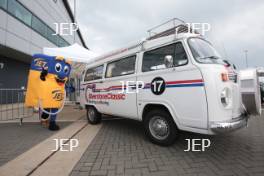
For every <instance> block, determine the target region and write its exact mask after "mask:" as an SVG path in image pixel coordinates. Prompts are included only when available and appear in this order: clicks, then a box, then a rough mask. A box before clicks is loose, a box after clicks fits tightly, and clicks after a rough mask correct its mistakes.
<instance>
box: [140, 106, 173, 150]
mask: <svg viewBox="0 0 264 176" xmlns="http://www.w3.org/2000/svg"><path fill="white" fill-rule="evenodd" d="M144 127H145V132H146V135H147V136H148V137H149V139H150V140H151V141H152V142H153V143H155V144H158V145H163V146H168V145H171V144H173V143H174V141H175V139H176V138H177V137H178V128H177V126H176V124H175V123H174V121H173V119H172V117H171V115H170V114H169V113H168V112H167V111H164V110H153V111H150V112H149V113H147V115H146V116H145V119H144Z"/></svg>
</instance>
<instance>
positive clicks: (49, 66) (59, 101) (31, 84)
mask: <svg viewBox="0 0 264 176" xmlns="http://www.w3.org/2000/svg"><path fill="white" fill-rule="evenodd" d="M70 72H71V64H70V62H68V61H66V60H65V59H64V58H63V57H59V56H57V57H56V56H47V55H43V54H35V55H33V60H32V62H31V66H30V71H29V77H28V84H27V92H26V100H25V104H26V106H27V107H39V108H40V109H41V111H42V115H41V118H42V119H41V120H42V122H44V121H45V122H48V117H49V116H50V118H49V129H50V130H52V131H53V130H59V126H58V125H57V124H56V116H57V114H58V113H59V112H60V111H61V110H62V108H63V106H64V100H65V98H66V95H65V83H66V81H67V80H68V77H69V75H70Z"/></svg>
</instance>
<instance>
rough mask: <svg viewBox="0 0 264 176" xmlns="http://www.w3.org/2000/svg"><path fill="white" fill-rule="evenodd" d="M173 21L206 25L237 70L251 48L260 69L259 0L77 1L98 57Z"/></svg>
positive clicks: (262, 15)
mask: <svg viewBox="0 0 264 176" xmlns="http://www.w3.org/2000/svg"><path fill="white" fill-rule="evenodd" d="M72 2H73V1H72V0H70V3H71V4H72ZM173 17H178V18H181V19H184V20H185V21H186V22H208V23H210V24H211V25H212V30H211V31H210V32H209V33H208V34H207V35H206V36H207V37H208V38H209V40H210V41H212V43H213V44H214V45H215V46H216V48H217V49H218V50H219V51H220V53H221V54H222V55H223V56H224V57H226V56H227V57H228V58H229V59H230V60H231V61H233V62H234V63H235V64H237V65H238V66H239V67H240V68H243V67H244V66H245V61H244V58H245V56H244V52H243V50H244V49H248V50H249V52H248V56H249V64H250V66H264V59H262V52H263V49H264V47H263V45H262V40H263V39H264V36H263V35H264V27H263V23H262V22H263V21H264V2H263V1H262V0H251V1H248V0H225V1H212V0H199V1H197V0H155V1H154V0H125V1H124V0H115V1H114V0H112V1H110V0H96V1H89V0H77V20H78V23H79V24H80V26H81V30H82V33H83V35H84V37H85V40H86V43H87V44H88V46H89V48H91V49H92V50H94V51H96V52H100V53H102V52H105V51H109V50H112V49H115V48H119V47H122V46H124V45H126V44H127V43H129V42H131V41H137V40H140V39H141V38H143V37H146V35H147V33H146V31H147V30H148V29H149V28H151V27H153V26H155V25H157V24H159V23H162V22H164V21H166V20H168V19H171V18H173ZM240 17H241V18H240Z"/></svg>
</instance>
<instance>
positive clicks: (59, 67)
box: [55, 63, 61, 72]
mask: <svg viewBox="0 0 264 176" xmlns="http://www.w3.org/2000/svg"><path fill="white" fill-rule="evenodd" d="M55 70H56V72H60V71H61V64H60V63H57V64H56V65H55Z"/></svg>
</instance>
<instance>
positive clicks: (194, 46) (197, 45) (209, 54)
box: [188, 38, 225, 64]
mask: <svg viewBox="0 0 264 176" xmlns="http://www.w3.org/2000/svg"><path fill="white" fill-rule="evenodd" d="M188 43H189V46H190V49H191V51H192V55H193V57H194V59H195V60H196V61H197V62H199V63H204V64H225V63H224V61H223V60H222V59H221V56H220V54H219V53H218V52H217V51H216V50H215V49H214V47H213V46H212V45H211V44H210V43H209V42H207V41H206V40H203V39H201V38H190V39H189V40H188Z"/></svg>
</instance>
